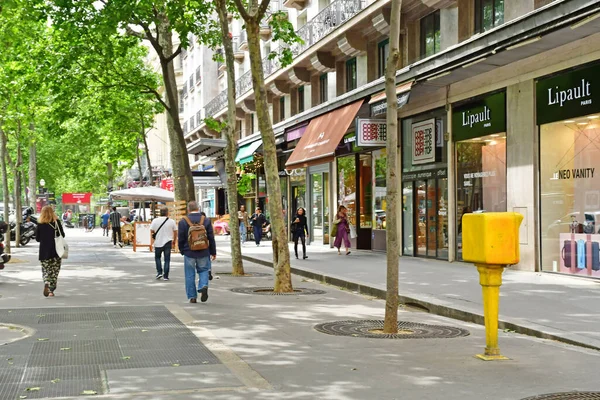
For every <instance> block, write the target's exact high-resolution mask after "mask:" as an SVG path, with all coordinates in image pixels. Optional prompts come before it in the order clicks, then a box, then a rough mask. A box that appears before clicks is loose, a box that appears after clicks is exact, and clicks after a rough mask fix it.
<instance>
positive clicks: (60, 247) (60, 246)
mask: <svg viewBox="0 0 600 400" xmlns="http://www.w3.org/2000/svg"><path fill="white" fill-rule="evenodd" d="M53 228H54V245H55V246H56V254H58V257H60V258H62V259H63V260H66V259H67V258H68V257H69V245H68V244H67V241H66V240H65V238H64V237H62V235H61V234H60V229H58V222H57V223H56V224H55V225H54V226H53ZM57 235H58V236H57Z"/></svg>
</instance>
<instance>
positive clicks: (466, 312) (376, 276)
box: [217, 237, 600, 350]
mask: <svg viewBox="0 0 600 400" xmlns="http://www.w3.org/2000/svg"><path fill="white" fill-rule="evenodd" d="M217 245H218V248H219V251H223V252H228V253H229V252H230V250H229V239H227V241H224V240H223V239H222V238H221V237H219V238H218V239H217ZM272 253H273V251H272V249H271V242H269V241H266V242H263V243H262V244H261V247H256V246H255V245H254V244H253V243H246V244H245V245H244V246H243V247H242V254H243V257H244V259H246V260H248V261H253V262H256V263H259V264H262V265H267V266H271V260H272ZM307 253H308V256H309V258H308V259H307V260H302V259H300V260H296V259H295V258H294V251H293V244H292V245H290V255H291V257H292V262H291V264H292V270H293V272H294V273H296V274H298V275H302V276H305V277H309V278H312V279H317V280H320V281H324V282H327V283H331V284H334V285H337V286H341V287H346V288H348V289H351V290H354V291H358V292H360V293H365V294H369V295H372V296H376V297H379V298H385V287H386V284H385V282H386V258H385V257H386V256H385V254H384V253H376V252H370V251H356V250H352V254H351V255H350V256H345V255H344V254H343V252H342V255H341V256H338V255H337V251H336V250H335V249H330V248H329V247H328V246H321V245H310V246H307ZM399 287H400V290H399V291H400V295H401V298H400V301H401V303H403V304H409V305H415V306H420V307H425V308H426V309H428V310H429V312H431V313H434V314H438V315H443V316H446V317H451V318H455V319H460V320H464V321H469V322H475V323H478V324H483V304H482V298H481V286H480V285H479V276H478V273H477V270H476V269H475V267H474V266H472V265H470V264H466V263H458V262H457V263H448V262H444V261H437V260H428V259H419V258H412V257H401V258H400V279H399ZM599 308H600V282H599V281H595V280H587V279H581V278H574V277H568V276H561V275H554V274H548V273H534V272H523V271H512V270H506V271H505V273H504V279H503V285H502V288H501V289H500V322H501V323H500V329H510V330H514V331H516V332H519V333H523V334H528V335H532V336H537V337H542V338H546V339H554V340H559V341H562V342H565V343H570V344H576V345H579V346H583V347H589V348H594V349H597V350H600V329H598V327H600V312H599V311H600V310H599Z"/></svg>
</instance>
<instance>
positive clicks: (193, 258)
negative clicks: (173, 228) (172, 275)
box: [177, 201, 217, 303]
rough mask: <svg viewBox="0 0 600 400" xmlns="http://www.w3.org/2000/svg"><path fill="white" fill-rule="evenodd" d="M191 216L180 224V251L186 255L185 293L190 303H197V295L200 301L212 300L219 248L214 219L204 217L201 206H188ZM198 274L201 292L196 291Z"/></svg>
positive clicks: (192, 203) (196, 204)
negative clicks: (210, 288) (210, 289)
mask: <svg viewBox="0 0 600 400" xmlns="http://www.w3.org/2000/svg"><path fill="white" fill-rule="evenodd" d="M188 212H189V214H188V215H187V217H183V219H182V220H181V221H179V229H178V235H177V236H178V240H179V252H180V253H181V254H182V255H183V265H184V270H185V291H186V294H187V298H188V299H189V300H190V303H196V298H197V297H198V294H197V293H201V296H200V301H201V302H205V301H206V300H208V281H209V272H210V266H211V263H210V262H211V260H213V261H214V260H215V259H216V258H217V245H216V243H215V235H214V232H213V227H212V224H211V223H210V219H208V218H206V216H204V215H202V214H200V210H199V208H198V203H196V202H195V201H190V202H189V203H188ZM196 273H198V292H196Z"/></svg>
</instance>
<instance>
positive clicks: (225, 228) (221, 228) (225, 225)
mask: <svg viewBox="0 0 600 400" xmlns="http://www.w3.org/2000/svg"><path fill="white" fill-rule="evenodd" d="M229 218H230V217H229V214H225V215H223V216H222V217H221V218H219V219H218V220H216V221H215V222H214V224H213V230H214V231H215V235H229Z"/></svg>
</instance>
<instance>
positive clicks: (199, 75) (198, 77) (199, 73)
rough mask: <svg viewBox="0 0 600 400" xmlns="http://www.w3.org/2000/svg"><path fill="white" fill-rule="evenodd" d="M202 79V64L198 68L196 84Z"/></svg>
mask: <svg viewBox="0 0 600 400" xmlns="http://www.w3.org/2000/svg"><path fill="white" fill-rule="evenodd" d="M201 80H202V69H200V66H198V68H196V85H199V84H200V82H201Z"/></svg>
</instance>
